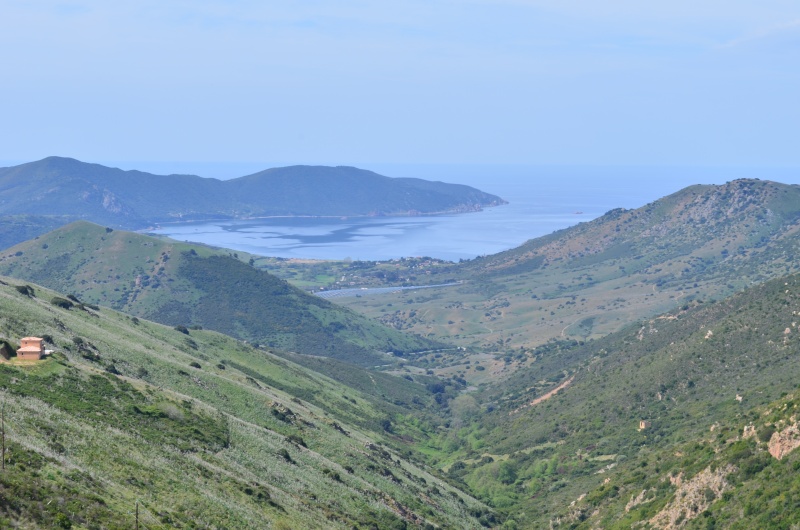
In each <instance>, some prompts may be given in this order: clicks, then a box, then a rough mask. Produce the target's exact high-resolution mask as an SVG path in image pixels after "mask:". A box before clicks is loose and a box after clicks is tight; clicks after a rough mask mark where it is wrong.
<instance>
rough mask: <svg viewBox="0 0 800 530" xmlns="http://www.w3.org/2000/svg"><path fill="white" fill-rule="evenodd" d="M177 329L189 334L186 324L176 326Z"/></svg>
mask: <svg viewBox="0 0 800 530" xmlns="http://www.w3.org/2000/svg"><path fill="white" fill-rule="evenodd" d="M175 331H180V332H181V333H183V334H184V335H188V334H189V329H188V328H187V327H186V326H175Z"/></svg>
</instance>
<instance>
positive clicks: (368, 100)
mask: <svg viewBox="0 0 800 530" xmlns="http://www.w3.org/2000/svg"><path fill="white" fill-rule="evenodd" d="M0 64H2V77H1V78H0V113H1V114H0V115H2V122H3V126H2V127H0V161H2V162H6V163H19V162H25V161H31V160H37V159H40V158H43V157H45V156H49V155H60V156H69V157H73V158H78V159H80V160H84V161H89V162H99V163H112V164H113V163H116V164H117V165H120V166H126V165H127V166H129V167H136V166H137V165H140V166H143V167H144V168H150V169H157V168H158V167H162V168H167V167H169V162H170V161H172V162H174V161H183V162H192V163H198V164H199V163H203V164H207V165H208V166H207V167H212V165H213V164H218V165H221V166H224V165H225V164H229V167H232V166H230V165H231V164H240V167H242V168H244V167H245V166H247V167H256V166H257V165H258V164H262V165H264V164H271V165H288V164H331V165H361V166H364V165H366V166H369V165H370V164H373V165H375V166H376V167H378V166H380V165H381V164H384V165H391V164H428V165H431V164H434V165H435V164H460V165H465V166H469V165H491V164H511V165H599V166H619V165H621V166H655V167H664V166H666V167H673V166H674V167H680V166H721V167H763V168H800V149H798V144H799V143H800V142H798V139H800V96H798V94H800V2H798V1H797V0H759V1H758V2H755V1H752V0H746V1H744V0H692V1H689V0H669V1H666V0H664V1H662V0H653V1H650V2H642V1H641V0H639V1H634V0H605V1H604V2H597V1H579V0H492V1H489V0H460V1H453V0H398V1H389V2H387V1H385V0H384V1H362V0H339V1H337V2H323V1H315V0H284V1H282V2H277V1H263V0H227V1H221V0H193V1H188V0H158V1H156V0H137V1H129V0H118V1H114V2H107V1H99V0H89V1H81V0H73V1H70V0H64V1H50V0H3V2H2V3H0ZM146 164H150V165H149V166H146ZM159 164H161V166H159ZM248 164H249V166H248ZM145 166H146V167H145ZM221 166H220V167H221Z"/></svg>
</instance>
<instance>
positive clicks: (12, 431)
mask: <svg viewBox="0 0 800 530" xmlns="http://www.w3.org/2000/svg"><path fill="white" fill-rule="evenodd" d="M4 280H5V281H3V283H2V284H0V338H4V339H6V340H9V341H10V342H14V341H15V340H18V337H20V336H24V335H30V334H35V335H45V336H46V337H47V340H48V341H49V342H50V343H51V345H50V347H53V348H54V349H55V350H56V353H55V354H54V355H53V356H52V357H51V358H49V359H47V360H45V361H43V362H41V363H37V364H34V365H30V364H28V365H8V364H4V365H0V388H2V391H1V392H0V394H2V400H3V402H4V403H5V414H6V438H7V441H8V444H9V446H8V447H9V450H8V452H7V455H6V460H7V469H6V471H5V472H3V473H2V474H0V491H2V496H0V498H2V502H0V521H2V525H15V524H20V525H22V526H23V527H42V528H53V527H64V528H69V527H70V525H72V526H73V527H85V528H130V527H131V526H132V523H133V521H132V519H133V515H132V512H133V508H134V503H135V502H136V501H137V500H138V501H139V502H140V504H141V513H142V522H143V523H144V524H145V526H146V527H147V528H173V527H195V526H206V525H211V526H212V527H226V528H254V527H264V526H267V527H271V528H300V527H302V528H351V527H357V528H369V527H379V528H401V527H404V524H405V523H406V522H408V521H411V520H414V517H417V518H418V519H416V520H418V521H422V524H432V525H438V526H442V527H459V528H461V527H478V526H479V525H478V523H477V522H476V519H475V518H474V517H473V515H470V513H469V512H471V513H473V514H478V515H480V514H483V513H486V512H487V510H486V508H485V507H482V506H481V505H480V504H479V503H477V502H476V501H474V500H472V499H470V498H469V497H468V496H466V495H464V494H462V493H459V492H457V491H455V490H454V489H453V488H452V487H450V486H449V485H447V484H445V483H444V482H442V481H441V480H439V479H437V478H435V477H434V476H432V475H431V474H430V473H428V472H426V471H425V470H424V469H423V468H422V467H420V465H419V464H415V463H413V462H412V461H410V460H407V459H405V458H403V457H400V456H399V455H398V454H396V453H394V452H393V451H392V450H390V449H386V446H385V445H377V446H376V447H372V446H368V445H366V444H367V442H369V441H372V442H375V443H377V444H381V442H384V443H385V442H390V445H391V443H397V441H393V440H392V439H391V438H392V437H391V435H388V434H387V433H385V432H384V431H383V430H382V428H381V424H382V420H383V419H384V418H385V417H386V414H387V411H390V410H391V409H390V408H389V409H387V408H386V406H387V405H386V404H383V405H381V404H380V403H377V402H376V401H375V400H374V399H373V398H371V397H368V396H366V395H365V394H361V393H360V392H358V391H356V390H353V389H351V388H348V387H344V386H342V385H340V384H338V383H336V382H334V381H333V380H331V379H329V378H327V377H325V376H323V375H320V374H318V373H314V372H310V371H308V370H306V369H303V368H301V367H299V366H298V365H295V364H293V363H291V362H288V361H286V360H283V359H280V358H277V357H275V356H273V355H272V354H270V353H268V352H266V351H263V350H256V349H254V348H252V347H250V346H247V345H245V344H243V343H241V342H239V341H236V340H233V339H231V338H228V337H226V336H224V335H220V334H218V333H215V332H211V331H191V332H190V334H189V335H187V334H184V333H181V332H178V331H176V330H174V329H171V328H168V327H165V326H162V325H159V324H155V323H152V322H148V321H145V320H137V319H134V318H131V317H129V316H125V315H123V314H120V313H116V312H114V311H112V310H110V309H105V308H103V309H100V310H92V309H89V308H85V309H79V308H78V306H75V307H73V308H72V309H70V310H67V309H62V308H59V307H56V306H54V305H52V304H51V303H50V300H51V299H52V298H53V297H55V296H58V295H57V293H54V292H51V291H48V290H46V289H44V288H40V287H35V288H34V289H35V296H34V297H29V296H26V295H24V294H22V293H20V292H18V290H17V289H16V285H19V284H20V282H18V281H15V280H11V279H7V278H6V279H4ZM116 374H118V375H116ZM408 384H411V383H408ZM305 446H307V447H305ZM53 501H55V502H53ZM412 514H414V515H412Z"/></svg>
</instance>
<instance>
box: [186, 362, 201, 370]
mask: <svg viewBox="0 0 800 530" xmlns="http://www.w3.org/2000/svg"><path fill="white" fill-rule="evenodd" d="M189 366H191V367H192V368H202V367H201V366H200V363H198V362H195V361H192V362H190V363H189Z"/></svg>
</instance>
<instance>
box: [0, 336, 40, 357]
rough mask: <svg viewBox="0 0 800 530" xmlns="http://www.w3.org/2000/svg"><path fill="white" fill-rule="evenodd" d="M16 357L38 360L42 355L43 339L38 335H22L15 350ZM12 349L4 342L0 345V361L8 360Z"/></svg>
mask: <svg viewBox="0 0 800 530" xmlns="http://www.w3.org/2000/svg"><path fill="white" fill-rule="evenodd" d="M16 353H17V359H22V360H30V361H38V360H40V359H41V358H42V357H44V354H45V349H44V339H40V338H39V337H24V338H22V339H21V340H20V346H19V349H18V350H17V352H16ZM12 354H13V353H12V351H10V348H8V347H7V345H6V344H2V345H0V362H3V361H8V360H10V359H11V356H12Z"/></svg>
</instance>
